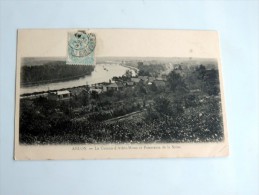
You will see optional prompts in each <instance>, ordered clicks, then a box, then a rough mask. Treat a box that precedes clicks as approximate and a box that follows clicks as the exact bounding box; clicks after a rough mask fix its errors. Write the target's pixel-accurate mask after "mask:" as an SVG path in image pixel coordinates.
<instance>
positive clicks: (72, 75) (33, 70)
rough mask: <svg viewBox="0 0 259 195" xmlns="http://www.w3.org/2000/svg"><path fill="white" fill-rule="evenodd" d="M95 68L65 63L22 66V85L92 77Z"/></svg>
mask: <svg viewBox="0 0 259 195" xmlns="http://www.w3.org/2000/svg"><path fill="white" fill-rule="evenodd" d="M93 70H94V67H93V66H83V65H66V62H64V61H55V62H50V63H47V64H44V65H41V66H22V67H21V85H33V84H40V83H49V82H58V81H64V80H70V79H77V78H79V77H81V76H85V75H90V74H91V73H92V71H93Z"/></svg>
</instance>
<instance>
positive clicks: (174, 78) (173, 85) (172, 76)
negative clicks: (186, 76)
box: [167, 71, 186, 92]
mask: <svg viewBox="0 0 259 195" xmlns="http://www.w3.org/2000/svg"><path fill="white" fill-rule="evenodd" d="M167 81H168V84H169V87H170V89H171V90H172V91H173V92H175V91H177V90H185V89H186V84H185V82H184V80H183V78H182V77H181V75H180V74H177V73H176V72H174V71H171V72H170V73H169V75H168V78H167Z"/></svg>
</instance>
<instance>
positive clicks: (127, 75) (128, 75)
mask: <svg viewBox="0 0 259 195" xmlns="http://www.w3.org/2000/svg"><path fill="white" fill-rule="evenodd" d="M125 76H126V77H127V78H131V77H132V72H131V71H130V70H126V73H125Z"/></svg>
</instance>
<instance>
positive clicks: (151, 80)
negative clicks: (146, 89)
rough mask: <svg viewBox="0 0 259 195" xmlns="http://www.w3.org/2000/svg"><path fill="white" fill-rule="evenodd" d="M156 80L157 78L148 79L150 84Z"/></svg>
mask: <svg viewBox="0 0 259 195" xmlns="http://www.w3.org/2000/svg"><path fill="white" fill-rule="evenodd" d="M154 80H156V78H155V77H148V82H151V83H152V82H153V81H154Z"/></svg>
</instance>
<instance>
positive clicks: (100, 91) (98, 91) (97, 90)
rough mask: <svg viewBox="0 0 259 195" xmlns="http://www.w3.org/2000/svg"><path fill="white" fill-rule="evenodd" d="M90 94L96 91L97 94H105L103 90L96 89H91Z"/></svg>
mask: <svg viewBox="0 0 259 195" xmlns="http://www.w3.org/2000/svg"><path fill="white" fill-rule="evenodd" d="M89 91H90V92H93V91H95V92H97V93H102V92H103V90H102V89H98V88H97V89H94V88H90V90H89Z"/></svg>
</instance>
